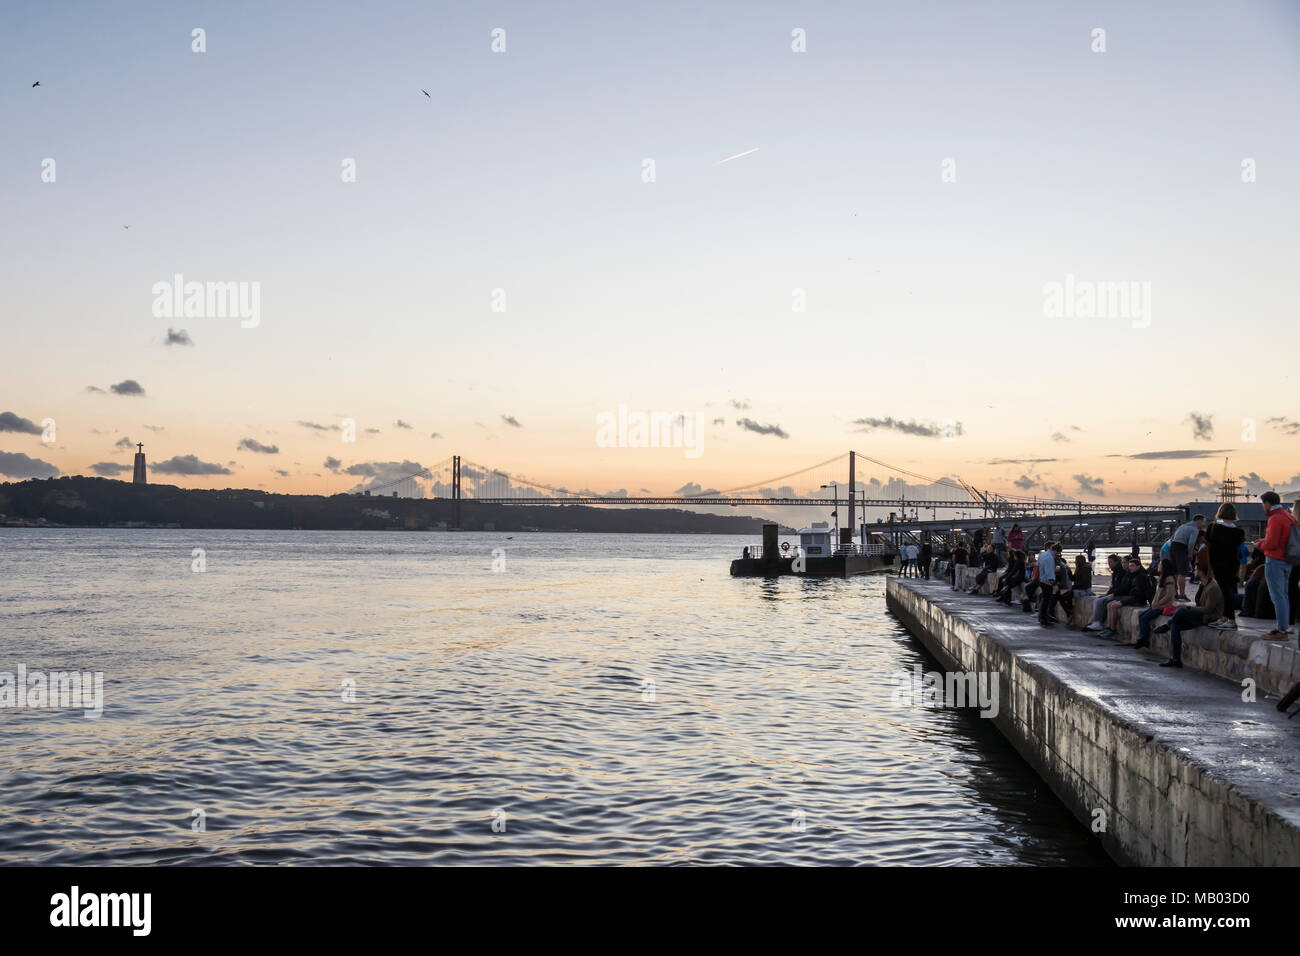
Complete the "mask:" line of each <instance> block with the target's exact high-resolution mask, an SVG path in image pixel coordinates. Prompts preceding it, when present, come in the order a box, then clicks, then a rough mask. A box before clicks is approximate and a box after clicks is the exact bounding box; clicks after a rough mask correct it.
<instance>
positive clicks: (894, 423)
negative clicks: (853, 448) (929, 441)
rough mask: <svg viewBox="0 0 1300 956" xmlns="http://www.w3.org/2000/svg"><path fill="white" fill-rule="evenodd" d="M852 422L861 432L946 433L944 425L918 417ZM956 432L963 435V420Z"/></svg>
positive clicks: (925, 436)
mask: <svg viewBox="0 0 1300 956" xmlns="http://www.w3.org/2000/svg"><path fill="white" fill-rule="evenodd" d="M851 424H853V425H856V426H857V430H858V431H860V432H869V431H875V430H876V429H884V430H886V431H895V432H901V433H902V434H904V435H915V436H917V437H919V438H938V437H939V436H940V435H942V434H943V433H944V429H943V426H941V425H936V424H935V423H934V422H918V421H917V420H916V419H911V420H910V421H903V419H901V418H894V417H892V416H886V417H885V418H855V419H854V420H853V421H852V422H851ZM954 433H955V434H957V435H962V434H965V432H964V431H963V430H962V424H961V422H957V423H956V428H955V432H954Z"/></svg>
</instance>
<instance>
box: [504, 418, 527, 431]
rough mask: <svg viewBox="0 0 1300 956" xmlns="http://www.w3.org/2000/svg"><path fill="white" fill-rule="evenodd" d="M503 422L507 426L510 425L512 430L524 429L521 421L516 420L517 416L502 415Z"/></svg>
mask: <svg viewBox="0 0 1300 956" xmlns="http://www.w3.org/2000/svg"><path fill="white" fill-rule="evenodd" d="M501 420H502V421H503V422H505V423H506V424H507V425H509V426H510V427H511V428H523V427H524V426H523V425H521V424H519V419H517V418H515V416H513V415H502V416H501Z"/></svg>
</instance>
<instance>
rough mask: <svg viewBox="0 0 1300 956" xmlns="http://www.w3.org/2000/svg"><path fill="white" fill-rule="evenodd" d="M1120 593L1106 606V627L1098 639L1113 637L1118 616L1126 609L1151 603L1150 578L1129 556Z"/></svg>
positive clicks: (1133, 557)
mask: <svg viewBox="0 0 1300 956" xmlns="http://www.w3.org/2000/svg"><path fill="white" fill-rule="evenodd" d="M1121 588H1122V592H1121V591H1120V590H1116V591H1115V593H1114V594H1113V595H1111V600H1110V601H1109V602H1107V605H1106V626H1105V627H1103V628H1102V629H1101V633H1100V634H1099V635H1097V636H1098V637H1114V636H1115V634H1116V633H1117V632H1118V631H1119V615H1120V612H1121V611H1123V610H1124V608H1126V607H1146V606H1147V605H1148V604H1150V603H1151V592H1152V591H1153V590H1154V589H1153V588H1152V586H1151V577H1150V576H1149V575H1148V574H1147V572H1146V569H1145V568H1143V567H1142V562H1141V561H1139V560H1138V559H1137V557H1135V556H1133V555H1130V556H1129V559H1128V576H1127V577H1126V578H1125V579H1124V583H1123V584H1122V585H1121Z"/></svg>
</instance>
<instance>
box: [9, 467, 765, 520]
mask: <svg viewBox="0 0 1300 956" xmlns="http://www.w3.org/2000/svg"><path fill="white" fill-rule="evenodd" d="M451 506H452V503H451V501H450V500H448V499H446V498H379V497H373V496H371V497H367V496H364V495H355V494H353V495H345V494H339V495H328V496H327V495H285V494H272V493H270V492H266V491H259V490H256V489H248V488H226V489H222V490H207V489H191V488H178V487H176V486H175V485H155V484H149V485H135V484H132V483H131V482H128V481H118V480H116V479H112V478H90V477H82V476H74V477H64V478H33V479H30V480H27V481H16V482H6V483H3V484H0V515H4V516H5V518H4V520H5V521H6V522H7V523H10V524H13V523H21V524H28V523H37V522H39V521H41V519H44V522H46V523H49V524H61V525H73V526H79V527H109V526H145V527H167V526H174V527H181V528H278V529H295V528H296V529H303V530H321V531H331V530H337V531H382V530H386V529H404V530H414V531H419V530H431V529H436V528H438V527H440V525H449V524H450V523H451V517H452V513H451ZM763 522H764V519H762V518H755V517H752V516H748V515H713V514H698V513H696V512H693V511H684V510H682V509H680V508H633V507H629V506H626V505H620V506H611V507H592V506H586V505H499V504H477V503H475V501H474V500H473V499H472V498H465V499H462V500H461V526H462V527H463V528H464V529H465V530H467V531H480V530H496V531H528V530H537V531H591V532H632V533H657V534H665V533H678V534H758V533H760V530H761V528H762V525H763Z"/></svg>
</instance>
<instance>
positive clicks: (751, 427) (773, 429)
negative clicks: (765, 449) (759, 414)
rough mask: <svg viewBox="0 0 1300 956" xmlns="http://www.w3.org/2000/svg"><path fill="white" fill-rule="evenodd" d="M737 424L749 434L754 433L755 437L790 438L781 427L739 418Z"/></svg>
mask: <svg viewBox="0 0 1300 956" xmlns="http://www.w3.org/2000/svg"><path fill="white" fill-rule="evenodd" d="M736 424H737V425H739V426H740V427H741V428H743V429H745V431H747V432H753V433H754V434H755V435H774V436H775V437H777V438H789V437H790V436H789V435H788V434H787V433H786V432H785V430H784V429H782V428H781V426H780V425H760V424H759V423H758V422H756V421H754V420H753V419H752V418H738V419H736Z"/></svg>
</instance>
